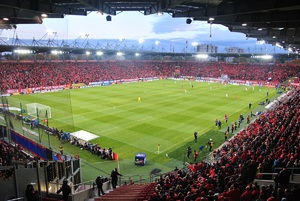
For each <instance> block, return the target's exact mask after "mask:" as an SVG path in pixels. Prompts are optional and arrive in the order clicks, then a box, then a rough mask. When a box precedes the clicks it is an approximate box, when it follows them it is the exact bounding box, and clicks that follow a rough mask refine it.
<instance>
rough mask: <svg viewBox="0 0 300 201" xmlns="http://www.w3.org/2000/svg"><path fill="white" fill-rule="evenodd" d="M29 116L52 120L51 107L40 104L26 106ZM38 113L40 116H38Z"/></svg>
mask: <svg viewBox="0 0 300 201" xmlns="http://www.w3.org/2000/svg"><path fill="white" fill-rule="evenodd" d="M26 107H27V114H28V115H30V116H34V117H39V118H46V117H48V118H49V119H50V118H51V107H50V106H47V105H43V104H39V103H29V104H26ZM37 113H38V114H37Z"/></svg>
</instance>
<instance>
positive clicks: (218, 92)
mask: <svg viewBox="0 0 300 201" xmlns="http://www.w3.org/2000/svg"><path fill="white" fill-rule="evenodd" d="M246 88H247V89H248V90H247V89H246ZM267 92H268V93H269V97H267V96H266V95H267ZM226 94H228V98H227V97H226ZM275 95H276V90H275V89H274V88H270V89H268V88H266V87H258V86H256V87H254V88H253V87H246V86H237V85H224V84H217V83H204V82H195V81H181V80H177V81H174V80H159V81H152V82H137V83H129V84H119V85H111V86H105V87H93V88H84V89H73V90H64V91H59V92H52V93H44V94H28V95H16V96H11V97H9V99H8V100H9V104H10V105H12V106H17V107H20V103H21V104H22V107H23V109H26V108H25V106H26V104H27V103H33V102H36V103H40V104H44V105H48V106H50V107H51V110H52V118H51V119H50V120H49V126H50V127H57V128H58V129H59V130H60V129H63V130H64V131H68V132H73V131H78V130H85V131H88V132H90V133H93V134H96V135H99V136H100V137H99V138H97V139H94V140H93V141H92V143H98V144H100V146H102V147H105V148H109V147H112V148H113V151H114V152H116V153H118V154H119V159H120V160H119V162H118V163H117V162H115V161H108V160H102V159H100V158H98V157H96V156H94V155H92V154H91V153H89V152H88V151H86V150H80V149H79V148H77V147H75V146H72V145H70V144H69V143H66V144H64V150H65V152H66V153H68V154H70V155H74V154H79V156H80V157H81V158H82V159H83V178H84V180H90V179H94V178H95V177H96V175H98V174H99V172H100V173H101V174H102V175H106V176H108V175H109V173H110V171H111V169H112V168H114V167H117V166H118V167H119V168H120V172H121V173H122V174H124V175H136V174H149V173H150V172H151V171H152V170H153V169H155V168H157V169H160V170H161V171H162V172H166V171H169V170H171V169H173V168H174V167H175V166H178V167H181V165H182V162H183V161H187V162H192V161H193V160H192V159H187V158H186V157H185V155H186V148H187V146H192V148H193V149H196V150H197V151H198V147H199V146H200V145H206V142H207V140H208V139H209V138H212V139H213V140H214V148H216V147H217V146H219V145H220V144H221V143H222V142H223V141H224V135H223V133H224V130H225V129H226V128H227V126H228V125H230V124H231V123H232V122H234V121H237V119H238V117H239V115H240V114H244V116H245V119H246V117H247V115H248V114H249V113H250V111H251V110H250V109H249V108H248V104H249V103H250V102H252V104H253V105H252V110H253V111H257V110H262V108H260V107H259V106H258V102H259V101H262V100H265V99H266V98H270V97H274V96H275ZM138 97H141V101H140V102H139V101H138ZM225 114H227V115H228V116H229V122H228V124H226V123H225V121H224V115H225ZM40 118H43V117H40ZM216 119H220V120H222V129H218V128H217V127H216V126H215V120H216ZM16 124H17V123H16ZM195 131H198V132H199V135H198V142H194V136H193V133H194V132H195ZM24 135H26V136H28V137H34V136H32V135H30V134H27V133H25V134H24ZM41 136H42V144H43V145H44V146H46V147H48V146H49V144H50V146H51V147H52V148H53V149H54V150H56V151H58V148H57V147H58V146H59V144H60V142H59V141H58V139H56V138H55V137H53V136H51V138H50V141H49V139H48V136H47V135H46V134H45V133H42V135H41ZM231 136H232V135H230V136H229V137H231ZM35 139H36V137H35ZM158 144H160V150H159V153H158ZM137 152H143V153H146V154H147V163H146V165H145V166H144V167H140V166H135V165H134V163H133V161H134V156H135V154H136V153H137ZM207 153H208V151H207V150H204V153H201V155H200V158H199V160H200V159H203V157H204V156H205V155H206V154H207ZM166 154H167V155H168V156H166Z"/></svg>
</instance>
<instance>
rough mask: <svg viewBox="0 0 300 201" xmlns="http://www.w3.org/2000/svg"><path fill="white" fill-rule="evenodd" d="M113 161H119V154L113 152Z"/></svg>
mask: <svg viewBox="0 0 300 201" xmlns="http://www.w3.org/2000/svg"><path fill="white" fill-rule="evenodd" d="M113 159H114V160H115V161H118V160H119V155H118V154H117V153H115V152H113Z"/></svg>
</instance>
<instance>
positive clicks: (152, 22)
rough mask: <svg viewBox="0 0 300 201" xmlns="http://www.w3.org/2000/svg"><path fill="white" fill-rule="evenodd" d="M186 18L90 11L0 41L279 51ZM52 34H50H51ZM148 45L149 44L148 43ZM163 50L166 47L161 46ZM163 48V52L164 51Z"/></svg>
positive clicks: (20, 27)
mask: <svg viewBox="0 0 300 201" xmlns="http://www.w3.org/2000/svg"><path fill="white" fill-rule="evenodd" d="M185 21H186V18H172V17H171V16H170V15H169V14H164V15H162V16H159V15H155V14H153V15H148V16H144V15H143V14H141V13H139V12H121V13H120V14H118V15H116V16H112V21H110V22H108V21H106V15H101V14H97V13H96V12H92V13H90V14H88V16H71V15H68V16H65V18H62V19H57V18H55V19H47V18H45V19H44V22H43V24H35V25H17V29H16V30H3V31H2V34H1V38H2V39H4V38H15V36H16V34H17V35H18V38H20V39H31V40H32V39H33V38H35V39H36V40H40V39H45V40H48V39H49V38H56V39H61V40H75V39H76V38H79V37H80V38H82V40H83V39H84V38H86V37H87V36H88V37H87V38H88V39H89V40H92V39H97V40H100V39H113V40H118V39H123V42H122V43H123V44H126V41H132V40H133V41H136V42H137V44H138V40H141V39H143V40H144V41H145V42H144V43H145V44H147V41H151V43H154V42H153V41H159V43H160V44H164V46H172V47H174V48H176V50H177V51H181V49H182V48H186V43H188V47H187V48H188V50H189V51H191V50H192V48H194V47H193V46H192V44H193V43H195V42H196V43H198V44H212V45H216V46H219V51H220V52H222V51H224V49H225V47H240V48H244V49H245V51H246V52H247V51H249V50H250V49H251V52H254V51H255V52H274V51H276V52H279V51H280V50H279V49H277V48H274V47H273V46H271V45H258V44H256V39H253V38H247V37H246V36H245V34H242V33H232V32H230V31H229V30H228V28H227V27H224V26H222V25H214V24H213V25H212V26H211V29H210V25H209V24H208V23H207V22H200V21H193V22H192V23H191V24H186V22H185ZM53 33H56V35H55V37H54V35H51V34H53ZM148 45H149V43H148ZM165 48H166V47H165ZM168 48H169V47H167V48H166V49H168Z"/></svg>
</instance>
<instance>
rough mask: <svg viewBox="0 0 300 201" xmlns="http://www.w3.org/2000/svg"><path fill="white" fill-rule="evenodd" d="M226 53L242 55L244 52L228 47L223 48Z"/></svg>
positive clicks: (240, 49)
mask: <svg viewBox="0 0 300 201" xmlns="http://www.w3.org/2000/svg"><path fill="white" fill-rule="evenodd" d="M225 51H226V53H237V54H244V53H245V50H244V49H242V48H238V47H229V48H225Z"/></svg>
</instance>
